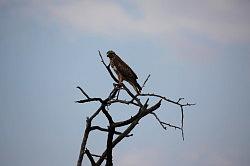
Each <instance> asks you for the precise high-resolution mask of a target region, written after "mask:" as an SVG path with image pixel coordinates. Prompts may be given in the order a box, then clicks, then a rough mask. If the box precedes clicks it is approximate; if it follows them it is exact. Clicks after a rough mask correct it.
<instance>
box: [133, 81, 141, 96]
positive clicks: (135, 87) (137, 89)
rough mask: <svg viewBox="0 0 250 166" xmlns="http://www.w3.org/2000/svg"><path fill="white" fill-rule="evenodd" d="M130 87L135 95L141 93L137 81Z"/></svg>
mask: <svg viewBox="0 0 250 166" xmlns="http://www.w3.org/2000/svg"><path fill="white" fill-rule="evenodd" d="M131 85H132V86H133V88H134V90H135V91H136V93H137V94H140V93H141V90H142V88H141V86H140V84H138V82H137V81H135V82H133V83H132V84H131Z"/></svg>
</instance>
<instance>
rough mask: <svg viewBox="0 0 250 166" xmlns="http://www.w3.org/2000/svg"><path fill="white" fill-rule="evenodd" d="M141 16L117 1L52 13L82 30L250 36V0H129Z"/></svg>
mask: <svg viewBox="0 0 250 166" xmlns="http://www.w3.org/2000/svg"><path fill="white" fill-rule="evenodd" d="M129 3H130V6H132V7H133V8H135V10H137V11H138V13H140V16H139V17H138V16H137V15H133V14H131V13H130V10H129V9H128V7H124V6H123V5H121V4H120V3H118V2H117V1H99V0H92V1H73V2H70V3H65V4H60V5H54V6H52V7H51V8H50V11H51V13H52V15H53V16H54V17H56V18H58V19H59V20H61V21H62V22H63V23H65V24H70V25H71V26H73V27H75V28H77V29H79V30H82V31H83V32H87V33H89V32H91V33H98V34H101V35H111V36H121V35H125V36H126V35H135V34H137V35H140V34H142V35H145V34H146V35H153V36H166V37H175V36H180V33H182V32H183V31H184V32H191V33H194V34H199V35H201V36H203V37H204V38H207V39H210V40H214V41H216V42H235V41H236V42H237V41H246V40H247V41H249V40H250V31H249V28H250V20H249V19H248V13H249V12H248V11H249V9H250V3H248V2H246V1H233V0H229V1H228V0H227V1H226V0H219V1H218V0H209V1H197V0H192V1H178V0H177V1H163V0H156V1H150V0H146V1H140V0H137V1H129Z"/></svg>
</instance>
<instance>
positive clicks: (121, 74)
mask: <svg viewBox="0 0 250 166" xmlns="http://www.w3.org/2000/svg"><path fill="white" fill-rule="evenodd" d="M107 57H109V59H110V65H111V67H112V68H113V69H114V71H115V73H116V74H117V76H118V81H119V84H121V83H122V81H123V80H125V81H127V82H128V83H130V84H131V85H132V86H133V88H134V90H135V91H136V92H137V93H138V94H139V93H140V92H141V89H142V88H141V86H140V85H139V84H138V83H137V81H136V79H138V77H137V75H136V74H135V72H134V71H133V70H132V69H131V68H130V67H129V66H128V65H127V64H126V63H125V62H123V60H122V59H121V58H120V57H119V56H118V55H116V53H115V52H114V51H112V50H110V51H108V52H107Z"/></svg>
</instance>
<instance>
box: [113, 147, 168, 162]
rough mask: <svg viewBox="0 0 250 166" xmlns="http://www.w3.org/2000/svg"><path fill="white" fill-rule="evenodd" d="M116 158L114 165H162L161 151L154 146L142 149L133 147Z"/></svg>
mask: <svg viewBox="0 0 250 166" xmlns="http://www.w3.org/2000/svg"><path fill="white" fill-rule="evenodd" d="M117 156H119V158H118V160H117V162H116V163H114V164H115V165H120V166H138V165H143V166H152V165H162V164H161V162H162V161H163V160H164V158H163V156H162V154H161V151H160V150H159V149H158V150H157V149H154V148H146V147H145V148H143V149H133V148H131V149H130V150H129V151H127V152H125V153H120V154H118V155H117Z"/></svg>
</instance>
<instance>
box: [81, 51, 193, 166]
mask: <svg viewBox="0 0 250 166" xmlns="http://www.w3.org/2000/svg"><path fill="white" fill-rule="evenodd" d="M98 53H99V56H100V58H101V62H102V64H103V65H104V66H105V68H106V69H107V71H108V73H109V74H110V76H111V78H112V79H113V80H114V82H115V83H118V79H117V78H116V77H115V76H114V74H113V72H112V71H111V69H110V65H107V64H106V63H105V61H104V59H103V57H102V55H101V52H100V51H98ZM149 77H150V75H148V77H147V78H146V80H145V81H144V83H143V84H142V89H143V88H144V87H145V84H146V83H147V82H148V80H149ZM77 88H78V89H79V90H80V91H81V93H82V94H83V95H84V99H82V100H78V101H76V103H81V104H87V103H89V102H98V103H99V104H100V106H99V108H98V109H97V110H96V111H95V112H94V113H93V114H92V115H91V116H90V117H87V119H86V128H85V131H84V134H83V139H82V144H81V148H80V153H79V158H78V162H77V166H81V165H82V161H83V157H84V154H86V155H87V157H88V159H89V161H90V163H91V165H94V166H100V165H101V164H102V163H103V161H104V160H106V166H112V165H113V162H112V160H113V148H114V147H115V146H116V145H117V144H118V143H119V142H121V141H122V140H123V139H124V138H127V137H131V136H133V134H130V133H131V132H132V130H133V129H134V128H135V127H136V126H137V124H138V123H139V121H140V120H141V119H142V118H144V117H146V116H148V115H150V114H151V115H153V116H154V117H155V119H156V120H157V122H158V123H159V124H160V125H161V126H162V128H163V129H164V130H166V129H167V127H170V128H174V129H178V130H181V132H182V138H183V140H184V130H183V126H184V108H185V107H187V106H192V105H195V104H190V103H185V104H183V103H181V101H182V100H184V99H183V98H179V99H178V100H177V101H174V100H171V99H168V98H167V97H165V96H161V95H158V94H155V93H142V94H133V93H132V92H131V91H130V90H129V88H127V86H126V85H124V84H122V85H117V84H114V87H113V89H112V90H111V91H110V93H109V94H108V96H107V98H105V99H102V98H99V97H94V98H92V97H90V96H89V95H88V94H87V93H86V92H85V91H84V90H83V89H82V88H81V87H79V86H78V87H77ZM120 91H125V93H126V94H127V96H128V97H129V98H130V99H126V100H125V99H123V98H121V97H120V96H119V92H120ZM145 97H147V99H146V101H145V100H144V98H145ZM152 98H158V100H159V101H158V102H157V103H155V104H153V105H149V104H148V103H149V100H150V99H152ZM143 101H144V102H143ZM162 101H165V102H167V103H171V104H174V105H176V106H177V107H179V108H180V111H181V126H176V125H172V124H170V123H167V122H164V121H162V120H160V118H159V117H158V115H157V114H156V113H155V111H156V110H158V109H159V108H160V106H161V104H162ZM143 103H144V104H143ZM112 104H121V106H127V107H128V106H133V107H134V108H135V109H136V110H137V112H136V113H135V114H134V115H133V116H132V117H130V118H128V119H124V120H122V121H114V120H113V118H112V115H111V114H110V112H109V110H108V108H110V106H111V105H112ZM101 115H102V116H104V117H105V118H106V119H107V121H108V124H107V126H108V128H103V127H101V126H99V125H92V123H93V122H92V121H93V120H94V119H95V118H96V117H97V116H101ZM120 127H125V129H124V131H123V132H121V131H118V130H117V129H118V128H120ZM120 129H121V128H120ZM96 130H98V131H100V132H104V133H108V134H107V140H106V148H105V149H104V151H103V153H102V154H101V155H96V154H92V153H90V152H89V150H88V149H87V148H86V146H87V140H88V138H89V134H90V132H94V131H96ZM94 157H98V159H97V161H95V160H94Z"/></svg>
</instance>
